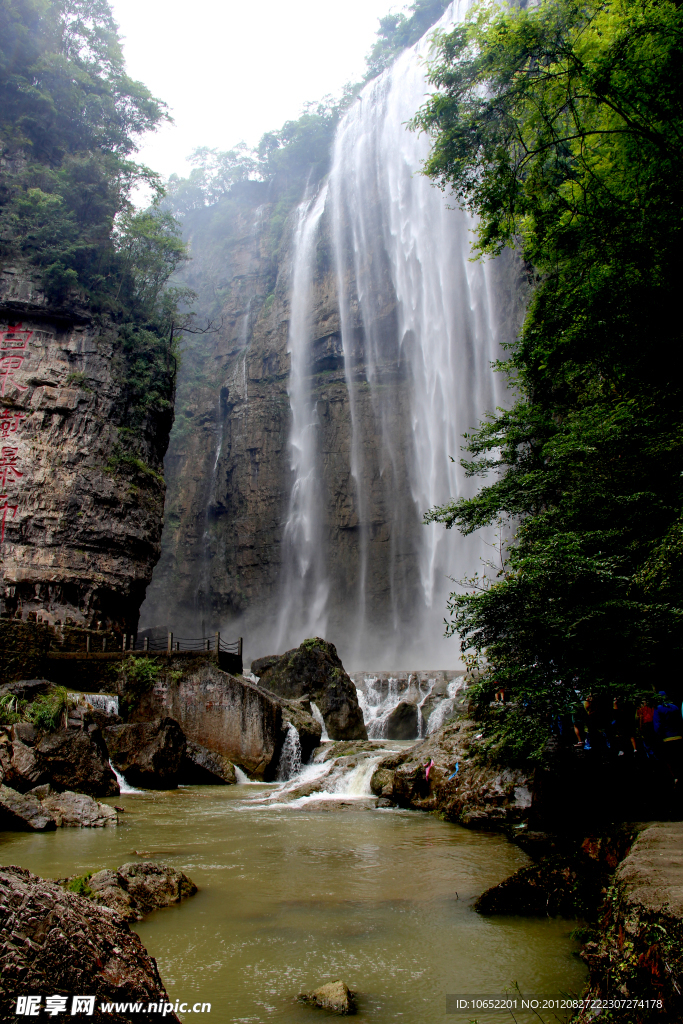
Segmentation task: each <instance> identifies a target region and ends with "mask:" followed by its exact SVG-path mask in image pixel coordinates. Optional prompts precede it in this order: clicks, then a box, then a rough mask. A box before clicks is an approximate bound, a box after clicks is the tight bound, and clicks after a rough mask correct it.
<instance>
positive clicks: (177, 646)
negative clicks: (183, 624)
mask: <svg viewBox="0 0 683 1024" xmlns="http://www.w3.org/2000/svg"><path fill="white" fill-rule="evenodd" d="M175 649H176V651H179V650H180V640H176V642H175Z"/></svg>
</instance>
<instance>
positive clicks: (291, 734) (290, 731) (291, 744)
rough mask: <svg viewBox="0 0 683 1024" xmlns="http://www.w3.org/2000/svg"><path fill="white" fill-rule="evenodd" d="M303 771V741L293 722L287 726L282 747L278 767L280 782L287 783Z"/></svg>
mask: <svg viewBox="0 0 683 1024" xmlns="http://www.w3.org/2000/svg"><path fill="white" fill-rule="evenodd" d="M300 771H301V740H300V739H299V733H298V731H297V729H296V726H294V725H292V723H291V722H289V724H288V725H287V735H286V736H285V742H284V743H283V745H282V753H281V754H280V761H279V764H278V767H277V779H278V782H286V781H287V780H288V779H292V778H294V777H295V776H296V775H298V774H299V772H300Z"/></svg>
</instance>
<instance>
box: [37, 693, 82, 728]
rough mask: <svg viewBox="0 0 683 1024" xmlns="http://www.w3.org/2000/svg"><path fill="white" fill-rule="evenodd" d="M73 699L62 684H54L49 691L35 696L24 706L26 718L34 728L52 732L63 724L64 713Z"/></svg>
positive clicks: (65, 713) (70, 705)
mask: <svg viewBox="0 0 683 1024" xmlns="http://www.w3.org/2000/svg"><path fill="white" fill-rule="evenodd" d="M72 705H73V701H72V699H71V698H70V697H69V694H68V691H67V690H66V688H65V687H64V686H56V687H55V688H54V690H53V691H52V692H51V693H46V694H42V695H41V696H39V697H36V698H35V700H34V701H33V703H32V704H30V705H29V706H28V707H27V708H26V718H27V719H28V721H29V722H33V724H34V725H35V727H36V729H42V730H44V731H45V732H54V730H55V729H59V728H60V726H61V725H63V724H65V719H66V715H67V713H68V710H69V708H70V707H72Z"/></svg>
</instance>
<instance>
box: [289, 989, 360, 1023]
mask: <svg viewBox="0 0 683 1024" xmlns="http://www.w3.org/2000/svg"><path fill="white" fill-rule="evenodd" d="M299 1000H300V1001H301V1002H302V1003H308V1004H309V1005H312V1006H319V1007H320V1008H321V1009H323V1010H331V1011H332V1012H333V1013H338V1014H340V1015H341V1016H349V1015H351V1014H354V1013H355V1012H356V1001H355V998H354V993H353V992H351V990H350V989H349V987H348V985H347V984H346V982H344V981H328V983H327V984H326V985H321V986H320V988H317V989H315V991H314V992H302V993H301V995H300V996H299Z"/></svg>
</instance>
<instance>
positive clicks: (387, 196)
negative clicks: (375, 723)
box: [278, 3, 509, 666]
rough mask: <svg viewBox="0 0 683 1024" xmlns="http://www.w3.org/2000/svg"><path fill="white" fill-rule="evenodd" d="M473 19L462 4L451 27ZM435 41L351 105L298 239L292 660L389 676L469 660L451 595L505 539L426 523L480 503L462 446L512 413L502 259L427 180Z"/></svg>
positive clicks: (284, 622) (289, 583) (286, 599)
mask: <svg viewBox="0 0 683 1024" xmlns="http://www.w3.org/2000/svg"><path fill="white" fill-rule="evenodd" d="M464 9H465V5H464V4H457V3H456V4H454V5H452V7H451V8H449V11H448V12H447V13H446V15H445V16H444V18H443V19H442V21H441V22H440V23H439V24H440V25H441V26H443V27H447V26H448V25H449V24H451V23H453V21H455V20H457V19H458V18H459V17H460V16H461V13H462V11H464ZM433 31H434V30H433V29H430V31H429V33H427V35H426V36H425V37H424V38H423V39H422V40H421V41H420V42H419V43H418V44H416V45H415V46H414V47H412V48H411V49H409V50H407V51H406V52H405V53H404V54H402V55H401V56H400V57H399V58H398V60H397V61H396V63H395V64H394V65H393V66H392V67H391V68H390V69H388V70H387V71H386V72H385V73H384V74H383V75H381V76H380V77H379V78H377V79H375V80H374V81H372V82H370V83H369V84H368V85H367V86H366V88H365V89H364V90H363V91H362V93H361V94H360V96H359V97H358V99H357V101H356V102H354V103H353V104H352V105H351V107H350V108H349V110H348V112H347V113H346V115H345V116H344V118H343V119H342V121H341V123H340V125H339V128H338V131H337V135H336V140H335V145H334V153H333V163H332V169H331V172H330V175H329V180H328V181H327V182H326V183H325V184H324V185H323V186H322V187H321V188H320V190H319V192H318V194H317V196H316V197H314V198H310V197H307V198H306V199H305V200H304V202H303V203H302V204H301V206H300V207H299V213H298V223H297V227H296V231H295V239H294V257H293V260H294V263H293V275H292V300H291V302H292V312H291V322H290V330H289V349H290V354H291V377H290V384H289V397H290V405H291V411H292V427H291V434H290V439H289V444H290V453H291V465H292V471H293V484H292V491H291V498H290V508H289V515H288V519H287V522H286V525H285V530H284V558H283V570H284V571H283V580H284V583H283V592H282V601H281V606H280V607H281V615H280V622H279V631H278V649H285V648H287V647H292V646H294V645H296V644H298V643H300V642H301V640H302V639H303V638H304V637H306V636H311V635H316V634H317V635H330V634H331V635H330V638H331V639H333V640H335V641H336V642H337V643H338V645H340V646H341V647H342V649H343V655H344V660H345V661H346V660H347V659H348V661H349V662H351V663H354V662H355V663H356V664H358V663H359V662H361V663H362V662H363V661H364V662H365V664H367V663H368V655H370V656H372V657H373V659H374V660H375V661H376V662H379V663H383V664H385V665H388V666H389V665H392V664H394V665H400V664H401V663H405V661H406V660H408V659H409V660H410V661H412V663H413V664H415V663H416V662H417V663H418V664H432V665H434V664H439V663H441V664H449V663H453V661H454V660H456V659H457V657H458V654H457V648H456V647H455V644H454V643H453V642H451V643H446V646H444V643H445V641H444V639H443V635H442V634H443V610H444V609H445V601H446V597H447V595H448V593H449V590H452V589H453V586H452V579H461V578H463V577H469V576H471V575H472V574H474V573H475V572H476V571H477V570H478V569H479V568H480V559H481V558H482V557H483V556H486V555H487V553H488V552H487V547H486V544H487V542H489V541H490V540H491V537H489V536H486V537H484V536H477V537H468V538H464V537H462V536H460V535H459V534H458V533H457V531H455V530H454V531H445V530H444V529H443V528H442V527H440V526H435V525H432V526H429V527H425V526H423V525H422V522H421V520H422V516H423V514H424V513H425V512H426V511H427V510H428V509H429V508H432V507H433V506H435V505H440V504H443V503H445V502H447V501H448V500H449V499H451V498H457V497H459V496H462V495H465V494H471V493H472V483H471V481H468V480H466V477H465V473H464V470H463V469H462V468H461V466H460V464H459V459H460V446H461V444H462V443H463V442H462V435H463V434H465V433H466V432H469V431H471V430H472V429H473V428H474V427H476V425H477V423H478V422H479V421H480V420H482V419H483V418H484V416H485V414H486V413H487V411H492V410H493V409H495V407H496V406H498V405H500V404H502V402H503V401H504V397H505V391H504V385H503V381H502V380H501V377H500V375H496V374H494V372H493V370H492V366H491V364H492V362H493V361H494V360H495V359H497V358H498V357H499V356H500V352H501V350H500V342H501V340H502V335H503V322H504V318H505V316H506V315H507V314H508V313H509V309H504V308H503V307H504V305H507V306H509V297H508V299H507V300H505V301H504V300H503V294H504V287H505V285H504V275H503V276H501V274H502V271H501V264H500V262H499V261H494V262H476V263H475V262H471V259H470V256H471V243H472V230H473V227H474V223H473V221H472V219H471V218H470V217H469V216H468V215H467V214H466V213H464V212H462V211H460V210H454V209H449V206H448V199H447V197H445V196H444V195H443V194H442V192H441V191H439V190H438V189H436V188H434V187H433V186H432V185H431V183H430V182H429V181H428V180H427V179H426V178H425V177H424V176H423V175H421V174H420V173H419V172H420V168H421V166H422V163H423V161H424V159H425V158H426V156H427V155H428V152H429V142H428V139H427V138H426V137H425V136H424V135H419V134H417V133H415V132H410V131H408V130H407V129H406V127H405V125H406V121H408V120H409V119H410V118H411V117H413V115H414V114H415V113H416V111H417V110H418V108H419V107H420V106H421V105H422V103H423V102H424V100H425V96H426V94H427V93H428V92H429V88H430V87H429V86H428V84H427V82H426V78H425V69H424V62H423V58H424V56H425V55H426V54H427V53H428V50H429V42H428V40H429V38H430V37H431V34H432V32H433ZM324 225H327V227H326V229H325V230H327V231H328V232H329V235H330V237H331V247H332V253H333V257H334V262H335V266H336V281H337V292H338V304H339V320H340V333H341V345H342V348H343V356H344V368H345V380H346V387H347V390H348V408H347V410H346V413H345V415H346V416H347V417H348V419H349V421H350V439H349V451H348V452H347V457H348V459H349V461H350V475H351V481H352V489H353V494H352V501H353V510H352V514H351V515H350V516H349V521H350V522H352V523H355V524H356V525H355V526H353V529H354V530H355V534H354V535H353V537H351V535H349V537H350V540H349V552H350V553H349V555H348V556H347V557H348V560H347V564H346V565H345V567H344V579H343V580H341V579H338V578H337V579H335V578H334V572H333V570H332V568H331V562H330V558H331V556H330V552H329V547H330V544H329V543H326V540H325V528H326V524H327V523H328V522H329V521H330V520H331V519H332V517H333V515H334V508H335V502H338V501H339V500H341V499H340V498H339V496H338V495H337V494H324V493H322V491H321V484H320V481H321V479H322V475H323V470H322V466H323V458H324V453H323V452H321V444H320V433H321V432H320V424H319V418H318V412H317V406H316V396H315V395H314V394H313V393H312V390H311V363H310V353H311V345H312V342H313V340H314V339H313V337H312V334H311V323H312V309H311V294H312V282H313V280H314V275H315V272H316V244H317V239H318V237H319V234H320V232H321V230H323V226H324ZM397 389H398V390H397ZM399 392H400V402H401V403H402V404H401V408H400V409H397V395H398V394H399ZM361 407H362V408H361ZM369 421H371V424H372V426H371V428H369V427H368V422H369ZM370 429H371V435H372V436H368V431H369V430H370ZM332 489H334V485H333V488H332ZM349 562H350V563H351V564H349ZM336 571H337V577H338V576H339V570H338V569H337V570H336ZM449 577H450V578H449ZM349 581H352V582H349ZM344 587H346V588H347V589H346V590H345V591H344V593H345V595H346V596H345V598H342V597H340V596H338V594H339V593H341V591H342V590H343V588H344ZM349 587H350V591H349ZM350 609H351V610H350ZM326 629H327V630H328V632H327V633H326V632H325V630H326Z"/></svg>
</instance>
